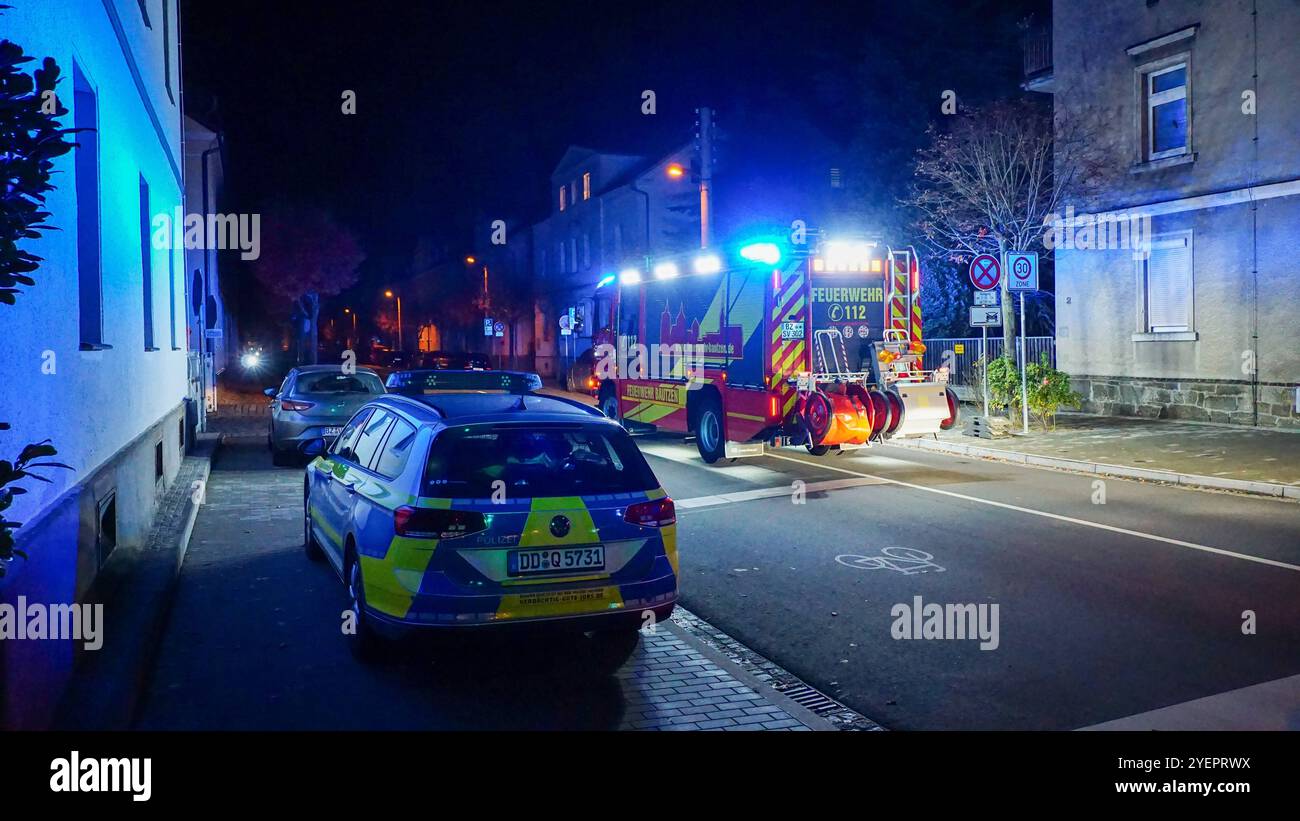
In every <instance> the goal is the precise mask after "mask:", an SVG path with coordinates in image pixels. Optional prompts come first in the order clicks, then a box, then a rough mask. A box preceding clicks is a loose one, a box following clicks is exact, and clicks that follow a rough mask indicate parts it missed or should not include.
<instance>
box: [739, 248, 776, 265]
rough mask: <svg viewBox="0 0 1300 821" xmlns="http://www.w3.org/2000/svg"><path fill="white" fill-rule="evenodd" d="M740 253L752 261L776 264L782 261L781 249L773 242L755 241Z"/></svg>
mask: <svg viewBox="0 0 1300 821" xmlns="http://www.w3.org/2000/svg"><path fill="white" fill-rule="evenodd" d="M740 255H741V256H742V257H743V258H745V259H747V260H750V261H751V262H762V263H765V264H767V265H776V264H777V263H778V262H780V261H781V249H780V248H778V247H777V246H776V244H775V243H772V242H755V243H754V244H753V245H746V246H745V247H744V248H741V249H740Z"/></svg>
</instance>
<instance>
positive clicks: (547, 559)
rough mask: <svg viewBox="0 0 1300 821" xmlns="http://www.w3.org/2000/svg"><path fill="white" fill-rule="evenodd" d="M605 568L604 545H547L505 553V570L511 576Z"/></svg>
mask: <svg viewBox="0 0 1300 821" xmlns="http://www.w3.org/2000/svg"><path fill="white" fill-rule="evenodd" d="M604 569H605V546H604V545H596V546H595V547H548V548H541V549H538V550H512V551H510V552H509V553H507V554H506V572H507V573H509V574H510V575H511V576H534V575H541V574H546V573H567V572H585V571H588V570H604Z"/></svg>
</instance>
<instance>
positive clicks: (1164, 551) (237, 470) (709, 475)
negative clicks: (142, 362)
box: [138, 436, 1300, 729]
mask: <svg viewBox="0 0 1300 821" xmlns="http://www.w3.org/2000/svg"><path fill="white" fill-rule="evenodd" d="M637 441H638V443H639V444H640V445H641V447H642V449H643V451H645V452H646V453H647V455H648V458H649V459H650V462H651V465H652V467H653V468H654V470H655V472H656V473H657V474H658V476H659V478H660V480H661V481H662V483H663V484H664V486H665V487H666V488H667V489H668V491H669V493H670V494H671V495H672V496H673V498H674V499H676V500H677V502H678V515H679V537H678V538H679V546H680V553H681V569H682V593H683V602H684V604H685V605H686V606H687V607H688V608H689V609H691V610H692V611H694V612H695V613H696V614H698V615H700V616H702V617H703V618H705V619H706V620H708V621H710V622H711V623H713V624H714V625H715V626H716V627H718V628H720V629H722V630H723V631H725V632H727V633H729V634H730V635H731V636H733V637H735V638H736V639H738V640H740V641H741V642H743V643H744V644H746V645H748V646H749V647H751V648H753V649H755V650H757V651H758V652H760V653H762V654H763V655H765V656H767V657H768V658H770V659H772V660H773V661H775V662H777V663H778V664H780V665H782V666H783V667H785V668H787V669H788V670H790V671H792V672H793V673H795V674H796V675H798V676H800V677H801V678H803V679H804V680H806V681H808V682H809V683H810V684H813V685H814V686H816V687H818V688H820V689H822V690H823V691H825V692H827V693H828V694H830V695H832V696H834V697H835V698H838V699H840V700H841V701H842V702H844V703H845V704H847V705H848V706H850V707H852V708H854V709H856V710H858V711H859V712H861V713H863V714H864V715H866V716H867V717H869V718H871V719H873V720H875V721H878V722H879V723H881V724H882V725H884V726H885V727H886V728H890V729H988V728H995V729H1022V728H1023V729H1076V728H1082V727H1087V726H1091V725H1095V724H1099V723H1102V722H1108V721H1115V720H1117V719H1124V718H1126V717H1131V716H1135V715H1140V714H1146V713H1148V712H1149V711H1152V710H1156V709H1158V708H1163V707H1171V706H1173V705H1185V704H1186V703H1187V702H1189V701H1192V700H1194V699H1203V698H1205V697H1210V696H1218V695H1219V694H1224V693H1233V692H1238V693H1239V692H1240V688H1246V687H1249V686H1250V685H1258V684H1261V683H1264V682H1273V683H1274V684H1273V685H1270V687H1269V688H1265V690H1266V692H1264V691H1261V690H1260V688H1255V689H1253V690H1249V691H1246V695H1234V696H1231V697H1230V698H1231V700H1232V704H1230V705H1229V707H1230V709H1229V712H1230V713H1231V712H1232V711H1233V710H1235V711H1236V714H1237V715H1239V716H1242V717H1244V719H1245V720H1246V724H1245V725H1242V726H1257V725H1251V724H1250V723H1249V722H1250V721H1251V720H1253V719H1252V717H1253V716H1257V715H1262V714H1263V713H1262V712H1261V710H1260V709H1257V708H1258V707H1259V705H1258V704H1255V703H1252V702H1251V699H1252V698H1256V699H1258V698H1261V697H1264V696H1267V697H1268V698H1271V699H1272V702H1273V703H1272V709H1273V713H1270V714H1269V715H1276V713H1277V707H1278V702H1279V700H1280V701H1281V704H1282V706H1281V710H1282V718H1281V719H1280V720H1278V719H1276V718H1270V719H1268V721H1271V722H1272V723H1267V722H1265V724H1264V725H1263V726H1290V727H1293V728H1300V697H1297V696H1296V693H1297V688H1296V682H1300V675H1298V674H1300V506H1297V505H1296V504H1294V503H1290V502H1282V501H1275V500H1270V499H1261V498H1248V497H1240V496H1232V495H1226V494H1214V493H1205V492H1200V491H1193V490H1187V489H1183V488H1172V487H1165V486H1158V485H1150V484H1143V483H1138V482H1129V481H1123V480H1117V479H1109V480H1105V482H1104V484H1100V485H1099V484H1096V482H1097V481H1098V480H1097V479H1096V478H1095V477H1091V476H1080V475H1073V474H1067V473H1061V472H1056V471H1050V470H1041V469H1034V468H1025V467H1019V466H1014V465H1007V464H1000V463H993V462H985V461H981V460H977V459H966V458H959V457H950V456H945V455H941V454H933V453H926V452H918V451H913V450H905V449H902V448H897V447H878V448H872V449H870V450H868V451H861V452H859V453H857V454H855V455H845V456H838V457H834V456H832V457H822V458H817V457H812V456H810V455H808V454H806V453H804V452H802V451H800V450H794V449H786V450H780V451H775V452H769V454H768V455H765V456H763V457H759V458H756V459H746V460H742V461H739V462H736V463H733V464H725V465H719V466H712V467H710V466H706V465H704V464H703V463H702V462H701V461H700V459H699V457H698V455H697V454H696V451H695V448H694V445H693V444H689V443H684V442H682V441H681V440H680V439H674V438H670V437H665V436H641V437H638V438H637ZM301 482H302V474H301V470H299V469H279V470H276V469H272V468H271V467H270V461H269V458H268V456H267V453H266V450H265V447H264V442H263V441H262V440H261V439H260V438H258V437H257V436H251V437H248V438H245V439H243V440H235V441H234V442H232V443H230V444H228V445H227V446H226V447H225V448H224V449H223V451H222V454H221V456H220V458H219V461H218V463H217V464H216V465H215V466H214V470H213V473H212V478H211V480H210V486H209V490H208V503H207V504H206V505H205V506H204V507H203V508H202V509H201V511H200V514H199V521H198V523H197V526H196V537H195V538H196V543H195V544H194V545H192V547H191V552H190V554H189V556H188V557H187V559H186V564H185V568H184V572H183V575H182V580H181V585H180V588H179V590H178V594H177V600H176V603H175V605H174V606H173V609H172V617H171V620H170V623H169V625H168V627H167V631H166V634H165V636H164V639H163V645H162V648H161V650H160V654H159V661H158V664H157V668H156V670H155V672H154V675H153V677H152V680H151V682H150V691H149V695H148V698H147V701H146V704H145V708H144V710H143V713H142V715H141V718H140V721H139V723H138V726H140V727H141V728H155V729H160V728H168V729H185V728H205V729H236V728H258V729H313V728H358V729H359V728H373V729H397V728H429V729H435V728H436V729H492V728H531V729H572V728H579V729H581V728H589V729H612V728H616V727H619V726H626V724H627V722H628V710H629V705H630V704H631V705H635V703H636V702H637V701H638V700H640V698H641V695H640V694H637V693H634V692H632V691H631V690H630V689H629V685H628V683H627V682H620V681H619V680H617V679H615V678H610V677H601V676H593V675H590V674H587V673H584V672H583V664H582V657H581V651H580V649H577V648H565V647H558V648H557V647H556V646H553V645H551V644H544V645H530V644H529V643H528V642H527V641H526V640H525V641H518V640H511V639H506V640H503V642H500V643H498V642H495V641H494V642H491V643H487V644H481V645H480V644H476V645H474V646H464V647H458V648H455V649H454V650H453V651H452V652H450V653H449V652H448V651H447V649H446V648H435V649H434V651H433V652H430V653H427V654H425V653H417V654H413V655H410V656H406V657H403V659H401V660H400V662H399V663H396V664H393V665H389V666H386V667H381V668H378V669H372V668H365V667H362V666H360V665H358V664H357V663H356V662H354V661H353V659H352V658H351V657H350V656H349V655H348V653H347V650H346V648H345V646H344V643H343V641H342V638H341V637H340V636H339V635H338V630H337V627H336V625H337V623H338V619H339V618H340V616H341V612H342V610H343V609H344V607H345V605H346V602H345V596H344V593H343V590H342V587H341V585H340V584H339V582H338V581H337V579H336V578H335V577H334V575H333V573H332V572H331V571H330V570H329V568H328V567H327V566H325V565H323V564H313V563H311V562H308V561H307V560H306V559H305V558H304V557H303V556H302V552H301V548H300V544H299V543H300V541H301V519H300V516H301V501H300V499H301V497H300V494H301ZM1103 494H1104V496H1103ZM1103 498H1104V504H1102V503H1099V502H1101V501H1102V500H1103ZM887 549H888V550H889V553H885V552H883V551H886V550H887ZM891 553H892V554H893V556H894V557H896V558H894V559H892V560H886V559H888V557H889V554H891ZM924 556H928V557H929V558H928V560H927V561H917V560H918V559H921V558H923V557H924ZM897 557H902V558H901V559H900V558H897ZM909 558H910V559H911V560H910V561H909V560H908V559H909ZM917 596H919V597H921V601H922V603H923V604H938V605H957V604H972V605H997V617H998V621H997V632H996V639H997V640H996V649H987V650H985V649H981V647H980V645H981V641H980V640H979V639H937V638H935V639H925V640H908V639H896V638H894V637H893V632H892V627H893V625H894V623H895V621H896V618H895V615H894V613H893V610H894V608H895V606H896V605H900V604H907V605H909V606H910V605H912V604H913V603H914V601H915V597H917ZM1245 611H1253V613H1254V624H1255V628H1256V632H1255V634H1253V635H1245V634H1243V631H1242V624H1243V613H1244V612H1245ZM991 612H992V611H991V610H989V609H987V608H986V609H985V614H986V615H991ZM985 626H986V627H991V623H990V622H986V625H985ZM986 643H988V642H986ZM1288 677H1296V678H1295V679H1293V680H1292V681H1290V682H1287V681H1285V680H1287V679H1288ZM1279 680H1283V684H1281V685H1278V684H1277V682H1279ZM1259 692H1264V696H1260V695H1259ZM1220 698H1222V697H1220ZM1174 709H1175V711H1177V710H1178V709H1180V708H1179V707H1175V708H1174ZM1198 720H1200V719H1197V718H1195V716H1194V717H1193V719H1192V720H1191V723H1192V726H1199V725H1197V724H1196V722H1197V721H1198ZM1233 720H1236V719H1233ZM1230 726H1237V725H1232V724H1231V723H1230Z"/></svg>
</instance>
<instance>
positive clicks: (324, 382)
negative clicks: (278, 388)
mask: <svg viewBox="0 0 1300 821" xmlns="http://www.w3.org/2000/svg"><path fill="white" fill-rule="evenodd" d="M293 391H294V393H299V394H302V393H376V394H378V393H383V392H384V383H383V382H380V381H379V377H378V376H375V375H374V374H373V373H343V372H342V371H337V372H336V371H326V372H324V373H304V374H302V375H300V376H299V377H298V381H297V383H296V384H295V385H294V386H293Z"/></svg>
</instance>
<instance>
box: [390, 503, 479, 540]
mask: <svg viewBox="0 0 1300 821" xmlns="http://www.w3.org/2000/svg"><path fill="white" fill-rule="evenodd" d="M393 529H394V530H395V531H396V532H397V535H398V536H406V537H408V538H411V539H455V538H457V537H458V536H468V535H470V534H471V533H479V532H481V531H484V530H487V521H486V520H485V519H484V518H483V514H482V513H474V512H473V511H469V510H436V509H433V508H427V507H411V506H410V505H403V506H402V507H399V508H398V509H397V510H394V511H393Z"/></svg>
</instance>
